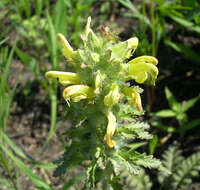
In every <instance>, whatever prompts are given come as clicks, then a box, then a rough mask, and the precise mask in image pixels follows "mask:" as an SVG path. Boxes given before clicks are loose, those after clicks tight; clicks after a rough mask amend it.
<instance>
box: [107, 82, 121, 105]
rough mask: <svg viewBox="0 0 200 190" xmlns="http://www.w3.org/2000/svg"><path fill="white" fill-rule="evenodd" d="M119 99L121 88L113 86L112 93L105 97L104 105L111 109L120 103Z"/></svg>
mask: <svg viewBox="0 0 200 190" xmlns="http://www.w3.org/2000/svg"><path fill="white" fill-rule="evenodd" d="M119 99H120V94H119V87H118V85H117V84H112V86H111V88H110V92H109V93H108V94H107V95H106V96H105V97H104V105H105V106H109V107H110V106H114V105H115V104H117V103H118V102H119Z"/></svg>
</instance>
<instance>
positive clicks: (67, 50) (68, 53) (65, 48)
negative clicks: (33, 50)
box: [58, 33, 77, 66]
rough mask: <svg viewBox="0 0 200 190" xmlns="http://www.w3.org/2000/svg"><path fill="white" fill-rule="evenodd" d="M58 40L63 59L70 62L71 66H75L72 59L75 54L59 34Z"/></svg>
mask: <svg viewBox="0 0 200 190" xmlns="http://www.w3.org/2000/svg"><path fill="white" fill-rule="evenodd" d="M58 40H59V42H60V44H61V45H62V47H63V50H62V52H63V55H64V56H65V58H66V59H67V60H68V61H70V63H71V64H72V65H73V66H76V63H75V62H74V60H73V59H74V58H75V57H76V55H77V52H76V51H74V50H73V48H72V47H71V46H70V44H69V42H68V41H67V39H66V38H65V37H64V36H63V35H62V34H60V33H59V34H58Z"/></svg>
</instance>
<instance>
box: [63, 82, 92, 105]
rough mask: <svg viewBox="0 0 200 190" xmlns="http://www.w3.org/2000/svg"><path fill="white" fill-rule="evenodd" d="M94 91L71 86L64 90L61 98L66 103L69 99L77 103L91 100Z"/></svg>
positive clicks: (80, 86)
mask: <svg viewBox="0 0 200 190" xmlns="http://www.w3.org/2000/svg"><path fill="white" fill-rule="evenodd" d="M94 96H95V94H94V90H93V89H92V88H91V87H89V86H86V85H72V86H69V87H67V88H65V89H64V91H63V97H64V98H65V100H66V101H67V102H68V101H69V100H70V99H72V101H74V102H79V101H80V100H82V99H88V98H93V97H94Z"/></svg>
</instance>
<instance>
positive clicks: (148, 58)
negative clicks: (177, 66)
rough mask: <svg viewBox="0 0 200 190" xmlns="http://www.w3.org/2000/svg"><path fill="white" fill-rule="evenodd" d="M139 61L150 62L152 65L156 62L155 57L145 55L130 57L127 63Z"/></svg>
mask: <svg viewBox="0 0 200 190" xmlns="http://www.w3.org/2000/svg"><path fill="white" fill-rule="evenodd" d="M139 62H147V63H152V64H153V65H157V64H158V60H157V59H156V58H155V57H153V56H147V55H144V56H140V57H136V58H135V59H132V60H131V61H129V64H135V63H139Z"/></svg>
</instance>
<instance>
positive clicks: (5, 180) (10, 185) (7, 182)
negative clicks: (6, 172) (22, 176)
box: [0, 178, 15, 190]
mask: <svg viewBox="0 0 200 190" xmlns="http://www.w3.org/2000/svg"><path fill="white" fill-rule="evenodd" d="M0 183H1V184H2V185H3V186H5V187H7V188H8V189H9V190H14V189H15V188H14V187H13V185H12V184H10V183H9V181H8V180H7V179H6V178H0Z"/></svg>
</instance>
